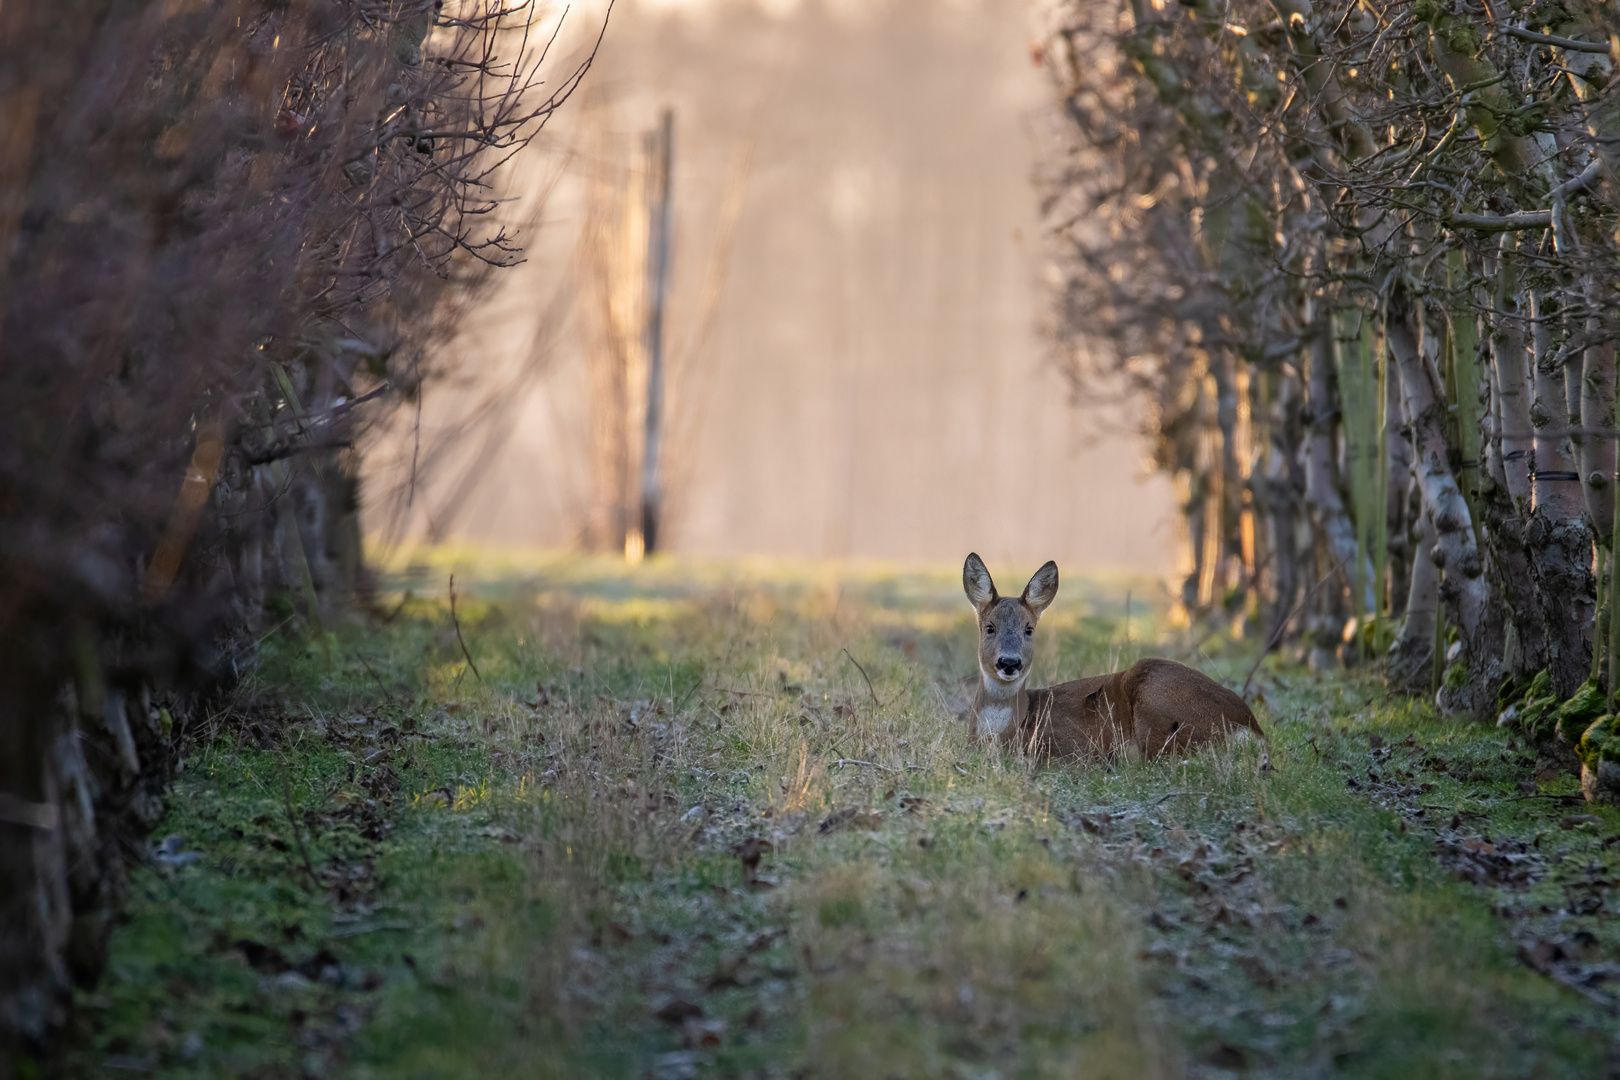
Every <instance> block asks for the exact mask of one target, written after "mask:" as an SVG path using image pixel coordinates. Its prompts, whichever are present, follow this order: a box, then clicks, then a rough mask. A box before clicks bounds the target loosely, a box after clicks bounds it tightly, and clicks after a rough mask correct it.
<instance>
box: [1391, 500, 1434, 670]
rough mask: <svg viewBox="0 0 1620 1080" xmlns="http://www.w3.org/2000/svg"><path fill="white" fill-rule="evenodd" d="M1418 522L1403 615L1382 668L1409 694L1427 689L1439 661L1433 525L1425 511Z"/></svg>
mask: <svg viewBox="0 0 1620 1080" xmlns="http://www.w3.org/2000/svg"><path fill="white" fill-rule="evenodd" d="M1419 525H1420V527H1419V529H1418V534H1419V537H1420V539H1419V540H1418V543H1417V545H1416V553H1415V556H1414V558H1413V559H1412V574H1411V584H1410V589H1409V592H1408V594H1407V596H1406V601H1405V607H1406V615H1405V617H1404V618H1403V619H1402V620H1401V630H1400V633H1399V634H1397V635H1396V636H1395V642H1394V644H1392V645H1391V646H1390V648H1389V655H1388V657H1387V658H1386V660H1385V668H1384V671H1385V675H1386V678H1387V679H1388V681H1389V685H1390V687H1391V689H1395V690H1400V691H1403V692H1405V693H1408V694H1422V693H1426V692H1427V691H1428V690H1429V687H1430V685H1431V682H1432V679H1433V676H1434V664H1435V663H1437V662H1439V660H1440V658H1439V657H1437V656H1435V655H1434V637H1435V620H1436V618H1437V617H1438V615H1439V610H1440V568H1439V567H1437V566H1435V565H1434V559H1433V557H1432V556H1431V555H1430V552H1432V551H1433V550H1434V543H1435V532H1434V525H1433V523H1432V522H1430V520H1429V516H1428V515H1427V514H1423V515H1421V520H1420V523H1419Z"/></svg>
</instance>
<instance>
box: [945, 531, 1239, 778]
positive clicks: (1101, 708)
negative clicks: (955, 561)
mask: <svg viewBox="0 0 1620 1080" xmlns="http://www.w3.org/2000/svg"><path fill="white" fill-rule="evenodd" d="M962 584H963V588H964V589H965V591H966V592H967V595H968V599H969V600H970V601H972V603H973V606H974V607H975V608H976V609H977V611H978V614H979V620H978V621H979V684H978V690H977V692H976V693H975V694H974V697H973V703H972V704H971V705H970V706H969V708H968V731H969V734H970V735H971V736H972V737H973V738H975V739H981V738H982V739H993V740H997V741H1001V742H1008V743H1016V744H1018V745H1021V746H1024V747H1025V748H1026V749H1028V750H1030V751H1032V752H1033V753H1035V754H1036V755H1037V756H1039V757H1041V758H1059V759H1073V758H1109V757H1114V756H1117V755H1125V756H1129V757H1136V758H1142V757H1157V756H1158V755H1159V754H1163V753H1166V752H1168V753H1172V754H1186V753H1190V752H1192V751H1195V750H1197V749H1199V748H1201V747H1204V746H1208V745H1211V744H1215V743H1220V742H1224V741H1225V740H1227V739H1229V738H1232V737H1234V736H1235V737H1240V738H1241V737H1259V738H1264V737H1265V734H1264V732H1262V731H1261V730H1260V725H1259V723H1258V722H1256V721H1255V718H1254V713H1252V712H1251V711H1250V710H1249V707H1248V705H1247V704H1245V703H1244V701H1243V699H1242V698H1241V697H1239V696H1238V695H1237V694H1235V693H1233V692H1232V691H1231V690H1229V689H1227V688H1226V687H1224V686H1222V685H1221V684H1220V683H1218V682H1216V681H1215V680H1214V679H1211V678H1210V677H1209V676H1208V675H1205V674H1204V673H1203V672H1201V671H1195V670H1194V669H1192V668H1190V667H1187V666H1186V665H1185V664H1178V663H1176V662H1175V661H1174V660H1157V659H1150V660H1139V661H1137V662H1136V663H1135V664H1133V665H1131V666H1130V667H1129V668H1127V669H1125V670H1124V671H1116V672H1114V673H1112V674H1109V675H1094V676H1092V677H1091V678H1089V679H1077V680H1075V681H1073V682H1066V683H1060V684H1058V685H1057V686H1052V687H1046V688H1044V689H1038V690H1031V689H1028V688H1026V687H1025V685H1024V684H1025V682H1026V681H1027V679H1028V677H1029V663H1030V659H1031V657H1032V655H1033V653H1034V636H1035V626H1036V624H1037V623H1038V622H1039V621H1040V617H1041V613H1042V612H1043V611H1045V610H1046V608H1047V606H1048V605H1049V604H1051V602H1052V600H1053V598H1054V597H1056V595H1057V585H1058V574H1057V565H1056V564H1055V563H1051V562H1048V563H1047V564H1046V565H1045V566H1043V567H1041V568H1040V569H1039V570H1037V571H1036V572H1035V576H1034V577H1032V578H1030V580H1029V584H1028V585H1027V586H1025V588H1024V592H1023V595H1022V596H1018V597H1002V596H999V595H997V593H996V589H995V583H994V582H993V581H992V580H991V579H990V573H989V571H987V570H986V569H985V567H984V563H983V562H982V561H981V560H980V559H979V557H978V556H977V555H969V556H968V557H967V563H966V564H965V565H964V566H963V568H962Z"/></svg>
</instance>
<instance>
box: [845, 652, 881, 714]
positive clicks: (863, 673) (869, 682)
mask: <svg viewBox="0 0 1620 1080" xmlns="http://www.w3.org/2000/svg"><path fill="white" fill-rule="evenodd" d="M844 655H845V656H848V657H849V662H850V663H852V664H854V665H855V667H856V669H857V670H858V671H860V673H861V678H863V679H865V680H866V692H867V693H868V694H871V695H872V708H874V709H881V708H883V705H882V704H881V703H880V702H879V701H878V696H877V691H876V690H874V689H872V677H871V676H870V675H868V674H867V673H866V669H865V668H863V667H861V662H860V661H859V660H857V659H855V657H854V655H853V654H851V653H850V651H849V650H848V649H845V650H844Z"/></svg>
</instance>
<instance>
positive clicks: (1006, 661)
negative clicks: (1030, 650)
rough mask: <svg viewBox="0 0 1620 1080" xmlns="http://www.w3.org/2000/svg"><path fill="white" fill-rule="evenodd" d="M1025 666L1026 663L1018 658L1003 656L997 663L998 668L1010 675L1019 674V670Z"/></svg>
mask: <svg viewBox="0 0 1620 1080" xmlns="http://www.w3.org/2000/svg"><path fill="white" fill-rule="evenodd" d="M1023 666H1024V661H1023V660H1022V659H1021V658H1019V657H1016V656H1003V657H1001V658H1000V659H999V660H997V661H996V667H998V668H1000V669H1001V670H1002V671H1005V672H1006V673H1007V674H1008V675H1015V674H1017V673H1018V670H1019V669H1020V668H1022V667H1023Z"/></svg>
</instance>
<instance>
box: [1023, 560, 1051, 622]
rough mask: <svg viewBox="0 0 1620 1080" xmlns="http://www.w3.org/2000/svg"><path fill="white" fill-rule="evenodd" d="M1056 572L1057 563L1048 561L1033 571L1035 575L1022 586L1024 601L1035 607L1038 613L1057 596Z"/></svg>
mask: <svg viewBox="0 0 1620 1080" xmlns="http://www.w3.org/2000/svg"><path fill="white" fill-rule="evenodd" d="M1057 587H1058V572H1057V563H1055V562H1048V563H1047V564H1046V565H1045V566H1043V567H1041V568H1040V569H1039V570H1037V571H1035V576H1034V577H1032V578H1030V579H1029V584H1028V585H1025V586H1024V603H1026V604H1028V605H1029V606H1030V607H1032V608H1034V609H1035V614H1036V615H1039V614H1040V613H1041V612H1043V611H1045V610H1046V607H1047V605H1048V604H1050V603H1051V602H1052V601H1053V600H1055V599H1056V598H1057Z"/></svg>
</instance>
